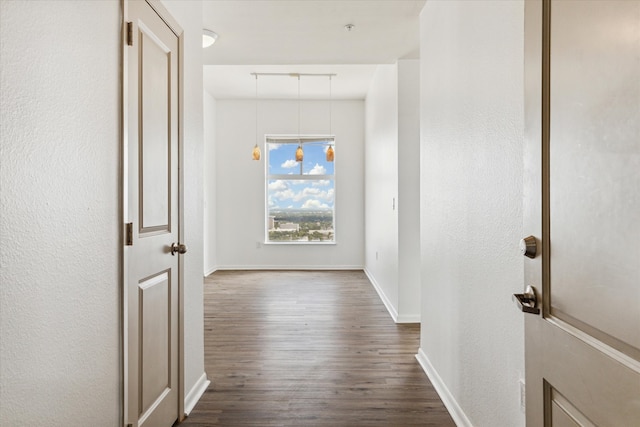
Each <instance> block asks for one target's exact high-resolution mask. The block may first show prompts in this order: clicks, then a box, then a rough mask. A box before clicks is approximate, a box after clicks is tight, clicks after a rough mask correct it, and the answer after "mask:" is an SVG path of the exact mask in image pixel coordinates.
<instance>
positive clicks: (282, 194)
mask: <svg viewBox="0 0 640 427" xmlns="http://www.w3.org/2000/svg"><path fill="white" fill-rule="evenodd" d="M295 197H296V192H295V191H292V190H291V189H289V188H288V189H286V190H283V191H276V192H275V193H274V194H273V198H274V199H278V200H287V199H294V198H295Z"/></svg>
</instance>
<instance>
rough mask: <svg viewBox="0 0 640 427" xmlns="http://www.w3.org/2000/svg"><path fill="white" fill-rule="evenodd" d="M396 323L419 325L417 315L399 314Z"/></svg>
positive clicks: (418, 316)
mask: <svg viewBox="0 0 640 427" xmlns="http://www.w3.org/2000/svg"><path fill="white" fill-rule="evenodd" d="M396 323H420V315H419V314H399V315H398V319H397V320H396Z"/></svg>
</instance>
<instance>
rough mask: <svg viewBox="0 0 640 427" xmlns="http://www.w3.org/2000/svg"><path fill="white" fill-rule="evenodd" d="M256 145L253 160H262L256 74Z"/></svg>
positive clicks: (252, 155) (252, 154)
mask: <svg viewBox="0 0 640 427" xmlns="http://www.w3.org/2000/svg"><path fill="white" fill-rule="evenodd" d="M255 130H256V145H255V147H253V152H252V153H251V157H252V158H253V160H260V155H261V153H260V147H259V146H258V75H257V74H256V129H255Z"/></svg>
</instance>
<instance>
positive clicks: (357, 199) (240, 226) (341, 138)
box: [209, 100, 364, 269]
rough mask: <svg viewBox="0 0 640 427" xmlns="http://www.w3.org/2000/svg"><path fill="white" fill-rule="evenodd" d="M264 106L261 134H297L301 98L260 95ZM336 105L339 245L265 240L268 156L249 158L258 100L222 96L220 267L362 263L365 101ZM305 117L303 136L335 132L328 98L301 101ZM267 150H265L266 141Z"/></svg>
mask: <svg viewBox="0 0 640 427" xmlns="http://www.w3.org/2000/svg"><path fill="white" fill-rule="evenodd" d="M258 105H259V107H258V108H259V114H258V116H259V123H258V133H259V134H260V135H264V134H292V135H296V134H297V133H298V102H297V101H285V100H279V101H278V100H260V101H259V104H258ZM332 105H333V106H332V110H333V111H332V116H333V120H332V130H333V133H334V134H335V135H336V160H335V167H336V190H335V191H336V202H335V203H336V217H335V224H336V244H335V245H300V244H297V245H296V244H292V245H281V244H277V245H273V244H272V245H265V244H262V242H263V241H264V226H265V181H264V179H265V176H264V174H265V163H264V162H265V160H264V155H263V158H262V160H260V161H253V160H251V150H252V149H253V146H254V144H255V141H256V131H255V126H256V125H255V102H254V101H253V100H250V101H247V100H218V101H217V108H216V110H217V116H216V118H215V120H216V126H217V129H216V144H217V150H216V155H215V156H216V163H215V167H216V176H217V190H216V192H217V202H216V205H217V206H216V209H217V225H216V230H217V245H218V246H217V253H218V268H221V269H232V268H245V269H251V268H265V269H278V268H362V266H363V261H364V254H363V250H364V247H363V241H364V224H363V218H364V211H363V209H364V176H363V174H364V172H363V170H364V169H363V168H364V159H363V157H362V152H363V144H364V103H363V102H362V101H338V100H334V101H333V102H332ZM300 117H301V119H300V122H301V123H300V132H301V133H302V134H326V133H328V132H329V102H327V101H303V102H302V104H301V113H300ZM209 119H212V118H209ZM261 144H262V141H261ZM262 151H263V154H264V145H262ZM209 203H210V202H209ZM257 246H260V247H257Z"/></svg>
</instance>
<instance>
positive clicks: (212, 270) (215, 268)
mask: <svg viewBox="0 0 640 427" xmlns="http://www.w3.org/2000/svg"><path fill="white" fill-rule="evenodd" d="M216 270H218V268H217V267H213V268H211V269H209V270H206V271H205V272H204V277H207V276H208V275H210V274H213V273H215V272H216Z"/></svg>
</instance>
